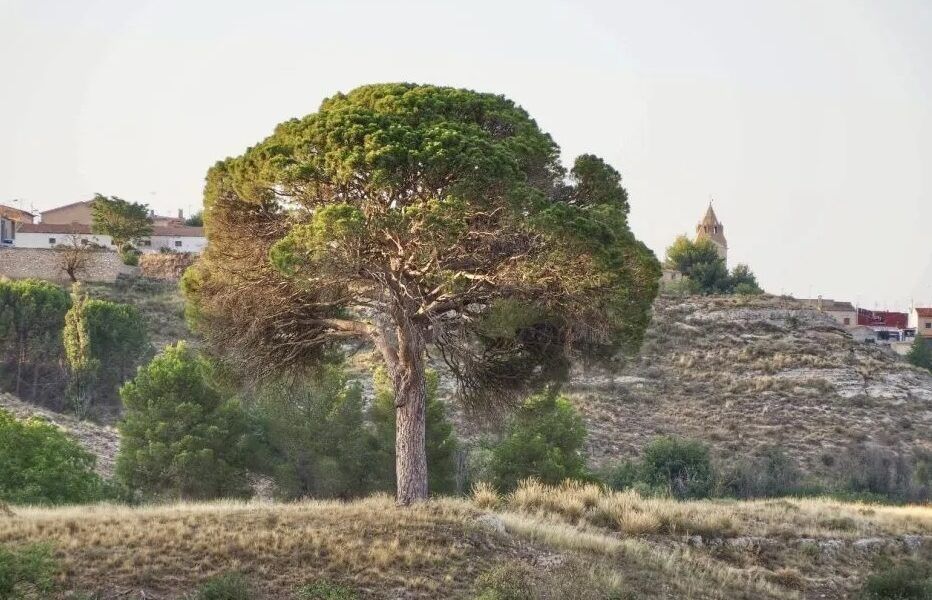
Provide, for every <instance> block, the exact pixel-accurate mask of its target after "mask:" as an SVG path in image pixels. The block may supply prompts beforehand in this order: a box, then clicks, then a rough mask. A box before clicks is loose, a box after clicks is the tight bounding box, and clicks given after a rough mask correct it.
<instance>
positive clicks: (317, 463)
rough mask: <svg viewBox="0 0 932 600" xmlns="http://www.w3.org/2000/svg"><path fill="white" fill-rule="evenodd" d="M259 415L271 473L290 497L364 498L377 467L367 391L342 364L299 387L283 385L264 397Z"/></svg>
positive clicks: (259, 403)
mask: <svg viewBox="0 0 932 600" xmlns="http://www.w3.org/2000/svg"><path fill="white" fill-rule="evenodd" d="M253 412H254V414H255V416H256V417H257V419H258V421H259V424H260V428H261V431H262V438H263V439H264V441H265V445H266V446H267V447H268V448H269V449H270V450H271V455H270V456H269V457H268V459H267V461H265V462H266V465H265V470H267V471H268V472H269V473H271V474H272V476H273V477H274V479H275V482H276V484H277V487H278V490H279V492H280V493H281V494H282V495H283V496H285V497H286V498H300V497H305V496H312V497H318V498H320V497H328V498H333V497H339V498H349V497H353V496H359V495H362V494H364V493H366V492H367V491H368V487H369V474H370V472H371V470H372V469H373V464H372V463H373V461H372V449H371V448H372V441H371V434H370V433H369V431H368V430H367V429H366V427H365V423H364V419H363V407H362V390H361V388H360V386H359V384H358V383H350V382H349V381H348V380H347V378H346V374H345V373H344V372H343V371H342V369H340V368H339V367H336V366H327V367H324V368H322V369H320V370H319V372H317V373H315V374H314V375H313V376H311V377H308V378H306V379H302V380H300V381H298V382H297V383H291V382H284V381H277V382H274V383H270V384H267V385H266V386H264V388H263V389H262V390H261V391H260V393H259V394H258V396H257V398H256V401H255V406H254V408H253Z"/></svg>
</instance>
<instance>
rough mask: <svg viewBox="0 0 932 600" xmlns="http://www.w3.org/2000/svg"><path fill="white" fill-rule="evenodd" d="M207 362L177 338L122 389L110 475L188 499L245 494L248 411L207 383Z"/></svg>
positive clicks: (134, 487) (148, 492)
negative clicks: (116, 445) (117, 441)
mask: <svg viewBox="0 0 932 600" xmlns="http://www.w3.org/2000/svg"><path fill="white" fill-rule="evenodd" d="M209 369H210V365H209V364H208V363H207V362H206V361H205V360H204V359H202V358H200V357H199V356H197V355H196V354H195V353H194V351H192V350H191V349H189V348H188V347H187V345H185V343H184V342H178V343H177V344H175V345H174V346H169V347H167V348H165V349H164V350H163V351H162V352H161V353H160V354H159V355H158V356H156V357H155V358H154V359H153V360H152V362H150V363H149V364H148V365H146V366H145V367H142V368H140V369H139V372H138V374H137V375H136V377H135V379H133V380H132V381H130V382H128V383H126V384H125V385H124V386H123V388H122V389H121V390H120V395H121V396H122V397H123V404H124V407H125V412H124V416H123V420H122V421H121V422H120V424H119V430H120V450H119V453H118V454H117V464H116V475H117V478H118V479H119V480H120V481H121V482H123V483H124V484H125V485H126V486H127V487H128V488H129V489H130V490H134V491H139V492H142V493H143V494H145V495H148V496H153V497H166V496H167V497H180V498H194V499H209V498H219V497H224V496H245V495H248V493H249V487H248V485H247V481H246V476H247V471H246V465H247V461H248V456H247V454H248V450H249V449H250V447H251V444H252V439H251V436H250V435H249V429H248V427H247V422H246V416H245V413H244V411H243V410H242V408H241V407H240V405H239V404H238V403H235V402H228V401H224V399H223V398H222V397H221V394H220V392H218V391H217V389H215V388H214V387H213V386H212V385H211V384H210V376H209Z"/></svg>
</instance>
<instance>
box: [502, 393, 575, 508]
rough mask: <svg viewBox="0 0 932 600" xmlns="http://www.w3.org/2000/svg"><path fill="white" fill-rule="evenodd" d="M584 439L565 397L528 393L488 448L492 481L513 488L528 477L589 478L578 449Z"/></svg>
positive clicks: (550, 481) (552, 480)
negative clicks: (499, 435)
mask: <svg viewBox="0 0 932 600" xmlns="http://www.w3.org/2000/svg"><path fill="white" fill-rule="evenodd" d="M585 439H586V427H585V424H584V423H583V420H582V417H581V416H580V415H579V413H578V412H577V411H576V409H574V408H573V406H572V405H571V404H570V402H569V400H567V399H566V398H565V397H563V396H559V395H557V394H555V393H552V392H548V393H543V394H538V395H535V396H531V397H530V398H528V399H527V400H525V402H524V403H523V404H522V405H521V407H520V408H519V409H518V410H517V412H516V413H515V415H514V416H513V417H512V419H511V421H510V423H509V424H508V426H507V429H506V432H505V435H504V438H503V439H502V441H501V442H500V443H498V444H496V445H495V446H494V448H493V450H492V462H491V465H490V471H491V475H492V483H493V484H494V485H495V486H496V487H497V488H498V489H499V490H513V489H514V488H516V487H517V485H518V482H519V481H521V480H522V479H527V478H528V477H534V478H536V479H537V480H539V481H541V482H543V483H548V484H557V483H561V482H562V481H564V480H566V479H579V480H588V479H591V475H590V474H589V472H588V470H587V469H586V461H585V457H584V456H583V453H582V446H583V442H584V441H585Z"/></svg>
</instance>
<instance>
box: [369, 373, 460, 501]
mask: <svg viewBox="0 0 932 600" xmlns="http://www.w3.org/2000/svg"><path fill="white" fill-rule="evenodd" d="M439 382H440V379H439V377H438V376H437V373H436V372H435V371H428V373H427V408H426V414H425V419H426V442H425V443H426V446H427V466H428V469H429V471H428V478H427V489H428V490H429V491H430V493H431V494H452V493H454V492H456V491H457V486H456V463H455V455H456V449H457V441H456V436H455V435H454V433H453V425H452V424H451V423H450V421H449V420H448V419H447V415H446V407H445V406H444V405H443V402H442V401H441V400H440V399H439V398H438V397H437V387H438V385H439ZM374 383H375V399H374V401H373V403H372V408H371V411H370V417H371V420H372V423H373V425H374V427H375V437H374V440H373V446H374V448H373V449H374V453H373V472H372V474H371V477H372V485H373V487H374V489H377V490H394V489H395V395H394V393H393V392H392V386H391V383H390V380H389V377H388V374H387V373H386V372H385V370H384V369H378V370H377V371H376V372H375V376H374Z"/></svg>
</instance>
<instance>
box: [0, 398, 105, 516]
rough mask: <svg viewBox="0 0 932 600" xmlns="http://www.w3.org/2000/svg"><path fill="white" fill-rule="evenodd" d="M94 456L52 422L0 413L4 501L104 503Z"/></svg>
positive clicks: (0, 494) (0, 497) (0, 472)
mask: <svg viewBox="0 0 932 600" xmlns="http://www.w3.org/2000/svg"><path fill="white" fill-rule="evenodd" d="M95 462H96V459H95V457H94V455H92V454H90V453H89V452H87V451H86V450H84V449H83V448H82V447H81V446H80V445H79V444H78V443H77V442H75V441H74V440H73V439H71V438H70V437H68V435H66V434H65V433H64V432H63V431H61V430H60V429H59V428H57V427H55V426H54V425H52V424H51V423H48V422H46V421H43V420H41V419H35V418H34V419H29V420H26V421H20V420H18V419H16V418H15V417H13V415H11V414H10V413H8V412H7V411H5V410H2V409H0V501H4V502H11V503H14V504H81V503H86V502H94V501H96V500H100V499H101V498H102V497H103V494H104V484H103V480H102V479H101V478H100V476H98V475H97V473H95V472H94V463H95Z"/></svg>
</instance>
